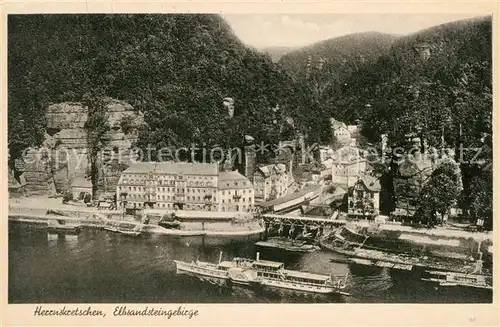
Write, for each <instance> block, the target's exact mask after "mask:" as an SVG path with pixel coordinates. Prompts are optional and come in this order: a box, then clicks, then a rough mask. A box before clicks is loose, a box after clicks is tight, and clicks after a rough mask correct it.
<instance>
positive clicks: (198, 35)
mask: <svg viewBox="0 0 500 327" xmlns="http://www.w3.org/2000/svg"><path fill="white" fill-rule="evenodd" d="M8 38H9V40H8V41H9V48H8V65H9V67H8V68H9V69H8V83H9V85H8V97H9V98H8V105H9V111H8V146H9V154H10V155H11V157H10V158H11V161H10V162H9V163H10V164H11V165H12V164H13V159H15V158H16V157H19V155H20V153H21V151H22V150H23V149H24V148H26V147H28V146H37V145H40V144H41V142H42V140H43V137H44V131H45V122H44V119H45V110H46V108H47V106H48V105H50V104H52V103H58V102H64V101H72V102H82V103H85V104H86V105H87V106H89V109H90V110H89V114H91V115H92V116H93V117H90V119H89V122H88V126H87V128H89V129H90V130H94V132H95V133H93V134H92V135H93V136H95V135H97V136H98V135H99V133H102V131H99V130H98V129H99V128H101V127H102V128H105V126H101V125H102V124H101V123H102V122H101V121H100V119H99V117H101V116H102V113H101V112H100V111H101V108H102V107H103V106H102V105H100V101H99V99H101V98H103V97H112V98H116V99H120V100H123V101H126V102H128V103H130V104H131V105H132V106H133V107H134V108H135V109H137V110H141V111H142V112H143V113H144V119H145V122H146V125H145V127H144V129H143V130H142V131H141V132H140V134H139V141H138V146H140V147H143V148H145V147H147V145H148V144H152V145H153V146H155V147H156V148H160V147H163V146H177V147H179V146H187V147H189V146H190V145H191V144H193V143H195V144H198V145H201V144H205V145H206V146H213V145H221V146H229V145H231V146H234V145H235V144H239V143H240V142H241V141H242V140H243V136H244V135H246V134H249V135H252V136H253V137H254V138H255V140H256V141H257V142H258V143H260V142H264V143H267V144H270V143H271V144H272V143H276V142H278V141H279V140H281V139H290V138H293V137H294V136H295V135H296V133H297V132H298V131H300V132H302V133H304V134H305V135H306V136H307V141H308V143H310V144H312V143H315V142H320V143H329V142H331V141H332V137H331V130H330V128H329V118H330V117H334V118H335V119H337V120H340V121H344V122H345V123H354V122H355V121H357V120H361V121H362V122H364V124H363V128H362V134H363V136H364V137H365V138H366V139H367V140H368V141H369V142H372V143H378V142H379V141H380V136H381V134H388V136H389V142H390V143H391V144H390V145H392V146H398V145H401V144H402V143H404V142H405V141H406V138H405V134H407V133H408V132H414V133H417V134H420V136H421V138H422V139H425V140H426V141H427V143H428V145H429V146H433V147H437V148H441V147H446V148H454V149H455V154H456V155H457V156H461V157H460V158H458V157H457V158H456V160H457V162H460V169H461V174H462V177H463V188H464V190H463V191H462V192H461V193H460V195H459V196H460V200H462V201H459V203H461V204H463V205H464V207H465V208H467V209H471V211H472V212H473V213H474V214H476V215H481V216H488V217H490V218H491V216H492V187H491V185H492V169H491V163H492V73H491V72H492V52H491V44H492V28H491V18H490V17H485V18H479V19H474V20H466V21H458V22H453V23H449V24H444V25H440V26H435V27H432V28H429V29H426V30H423V31H420V32H418V33H415V34H413V35H407V36H401V37H397V36H394V35H387V34H382V33H376V32H370V33H359V34H353V35H347V36H343V37H339V38H335V39H332V40H326V41H323V42H320V43H317V44H313V45H311V46H308V47H305V48H301V49H295V50H293V51H291V52H288V53H286V54H285V55H283V56H281V54H278V55H279V56H281V58H280V59H279V62H278V63H274V62H273V60H272V58H271V56H270V55H268V54H264V53H260V52H258V51H256V50H254V49H251V48H249V47H246V46H245V45H243V43H242V42H241V41H240V40H239V39H238V38H237V37H236V36H235V35H234V34H233V32H232V30H231V28H230V26H229V25H228V24H227V23H226V22H225V21H224V20H223V19H222V18H221V17H219V16H218V15H205V14H204V15H191V14H189V15H188V14H176V15H10V16H9V19H8ZM287 51H288V50H287ZM274 59H275V60H276V58H274ZM228 97H229V98H232V99H233V100H234V117H231V116H230V115H228V112H227V109H226V108H225V107H224V105H223V101H224V99H225V98H228ZM312 113H314V114H312ZM101 120H102V119H101ZM443 136H444V142H443V139H442V137H443ZM97 138H98V137H97ZM460 147H465V148H468V149H473V150H474V151H472V150H469V151H460ZM94 150H95V151H97V150H98V148H95V149H94ZM476 154H478V155H477V156H476ZM153 155H155V153H153ZM272 155H273V154H272V153H267V156H266V155H264V156H261V157H259V160H260V161H261V162H264V161H266V160H269V157H270V156H272ZM472 159H474V160H473V161H472ZM381 171H382V172H383V173H384V174H393V171H392V170H390V169H388V167H385V168H384V167H382V168H381ZM444 175H446V174H444V173H443V176H444ZM443 176H434V177H435V180H433V181H432V183H433V184H431V185H437V186H439V187H441V188H442V189H443V190H446V188H447V187H448V186H447V185H448V184H447V183H449V180H450V178H448V177H446V176H445V177H443ZM392 177H394V176H389V178H385V179H384V178H383V179H384V180H387V181H389V184H390V182H391V178H392ZM426 192H428V194H432V196H433V197H435V196H436V195H435V194H434V193H432V192H433V190H430V189H429V188H427V190H426ZM447 201H448V200H447ZM449 202H450V201H449ZM489 221H491V219H489Z"/></svg>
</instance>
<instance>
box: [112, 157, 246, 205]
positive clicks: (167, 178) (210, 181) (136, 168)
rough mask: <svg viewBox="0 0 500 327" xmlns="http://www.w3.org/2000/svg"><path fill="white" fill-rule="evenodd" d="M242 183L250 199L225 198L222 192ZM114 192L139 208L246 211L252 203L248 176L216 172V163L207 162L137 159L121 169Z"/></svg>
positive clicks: (236, 187) (120, 198) (232, 189)
mask: <svg viewBox="0 0 500 327" xmlns="http://www.w3.org/2000/svg"><path fill="white" fill-rule="evenodd" d="M236 175H239V176H236ZM243 179H244V180H243ZM220 183H222V184H220ZM227 184H229V185H227ZM242 186H245V187H244V188H241V191H243V190H244V191H245V194H247V193H248V192H249V190H250V189H251V190H252V192H251V199H250V198H249V197H248V196H247V197H245V201H244V202H245V205H243V201H241V204H240V202H239V201H238V202H236V199H235V198H232V200H231V202H228V201H229V198H227V197H226V194H230V192H231V194H232V195H233V196H234V195H235V191H236V190H240V187H242ZM223 192H224V193H223ZM116 193H117V194H116V198H117V201H119V202H121V203H122V204H125V203H126V204H127V205H128V206H133V207H135V208H139V209H140V208H157V209H166V210H204V211H219V210H223V209H226V210H227V211H232V210H233V209H234V210H236V211H246V210H250V209H251V208H252V207H253V185H252V184H251V183H250V181H248V179H246V178H245V177H244V176H242V175H240V174H239V173H237V172H227V173H224V172H219V170H218V165H217V164H208V163H170V162H158V163H157V162H141V163H137V164H134V165H132V166H130V167H129V168H128V169H126V170H125V171H123V173H122V175H121V177H120V180H119V182H118V186H117V190H116ZM236 193H238V192H236ZM222 194H224V195H222ZM238 194H239V193H238ZM221 197H223V199H224V205H223V206H221V205H222V202H221V201H220V200H221V199H222V198H221Z"/></svg>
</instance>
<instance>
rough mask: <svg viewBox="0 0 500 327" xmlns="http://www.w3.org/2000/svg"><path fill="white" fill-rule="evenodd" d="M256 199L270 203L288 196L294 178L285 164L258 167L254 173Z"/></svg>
mask: <svg viewBox="0 0 500 327" xmlns="http://www.w3.org/2000/svg"><path fill="white" fill-rule="evenodd" d="M253 182H254V188H255V199H256V200H258V201H261V202H262V201H269V200H273V199H276V198H279V197H282V196H284V195H286V194H288V187H289V185H290V184H291V182H292V176H291V174H290V172H289V170H288V169H287V167H286V165H285V164H271V165H266V166H261V167H257V169H256V170H255V173H254V178H253Z"/></svg>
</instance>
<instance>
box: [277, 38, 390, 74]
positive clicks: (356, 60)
mask: <svg viewBox="0 0 500 327" xmlns="http://www.w3.org/2000/svg"><path fill="white" fill-rule="evenodd" d="M396 38H397V37H396V36H394V35H389V34H384V33H379V32H366V33H355V34H349V35H344V36H340V37H337V38H333V39H329V40H325V41H321V42H318V43H315V44H312V45H309V46H307V47H304V48H300V49H297V50H295V51H292V52H289V53H287V54H285V55H284V56H283V57H282V58H281V59H280V61H279V63H280V64H281V65H282V66H283V68H285V69H286V70H287V71H288V72H290V73H291V74H292V75H294V76H297V75H300V74H301V73H303V72H304V71H305V70H306V69H307V68H308V65H310V66H309V67H311V68H312V67H316V66H317V65H318V64H319V62H320V60H321V59H323V60H324V62H325V64H324V66H330V67H331V69H334V70H339V69H340V70H342V71H344V70H345V73H350V72H351V70H352V69H355V68H356V67H357V66H358V65H360V64H362V63H364V62H367V61H371V60H373V59H376V58H378V57H379V56H381V55H383V54H386V53H387V52H388V50H389V49H390V47H391V45H392V43H393V42H394V41H395V40H396ZM309 58H310V59H309ZM325 68H327V67H324V69H325Z"/></svg>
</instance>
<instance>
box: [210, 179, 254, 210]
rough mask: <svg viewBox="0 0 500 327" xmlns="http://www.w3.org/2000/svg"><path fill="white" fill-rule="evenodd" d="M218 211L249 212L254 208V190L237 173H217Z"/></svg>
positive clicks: (250, 184)
mask: <svg viewBox="0 0 500 327" xmlns="http://www.w3.org/2000/svg"><path fill="white" fill-rule="evenodd" d="M218 193H219V197H218V199H219V211H243V212H249V211H252V210H253V208H254V188H253V185H252V183H251V182H250V181H249V180H248V178H246V177H245V176H243V175H241V174H240V173H238V172H237V171H227V172H220V173H219V186H218Z"/></svg>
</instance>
